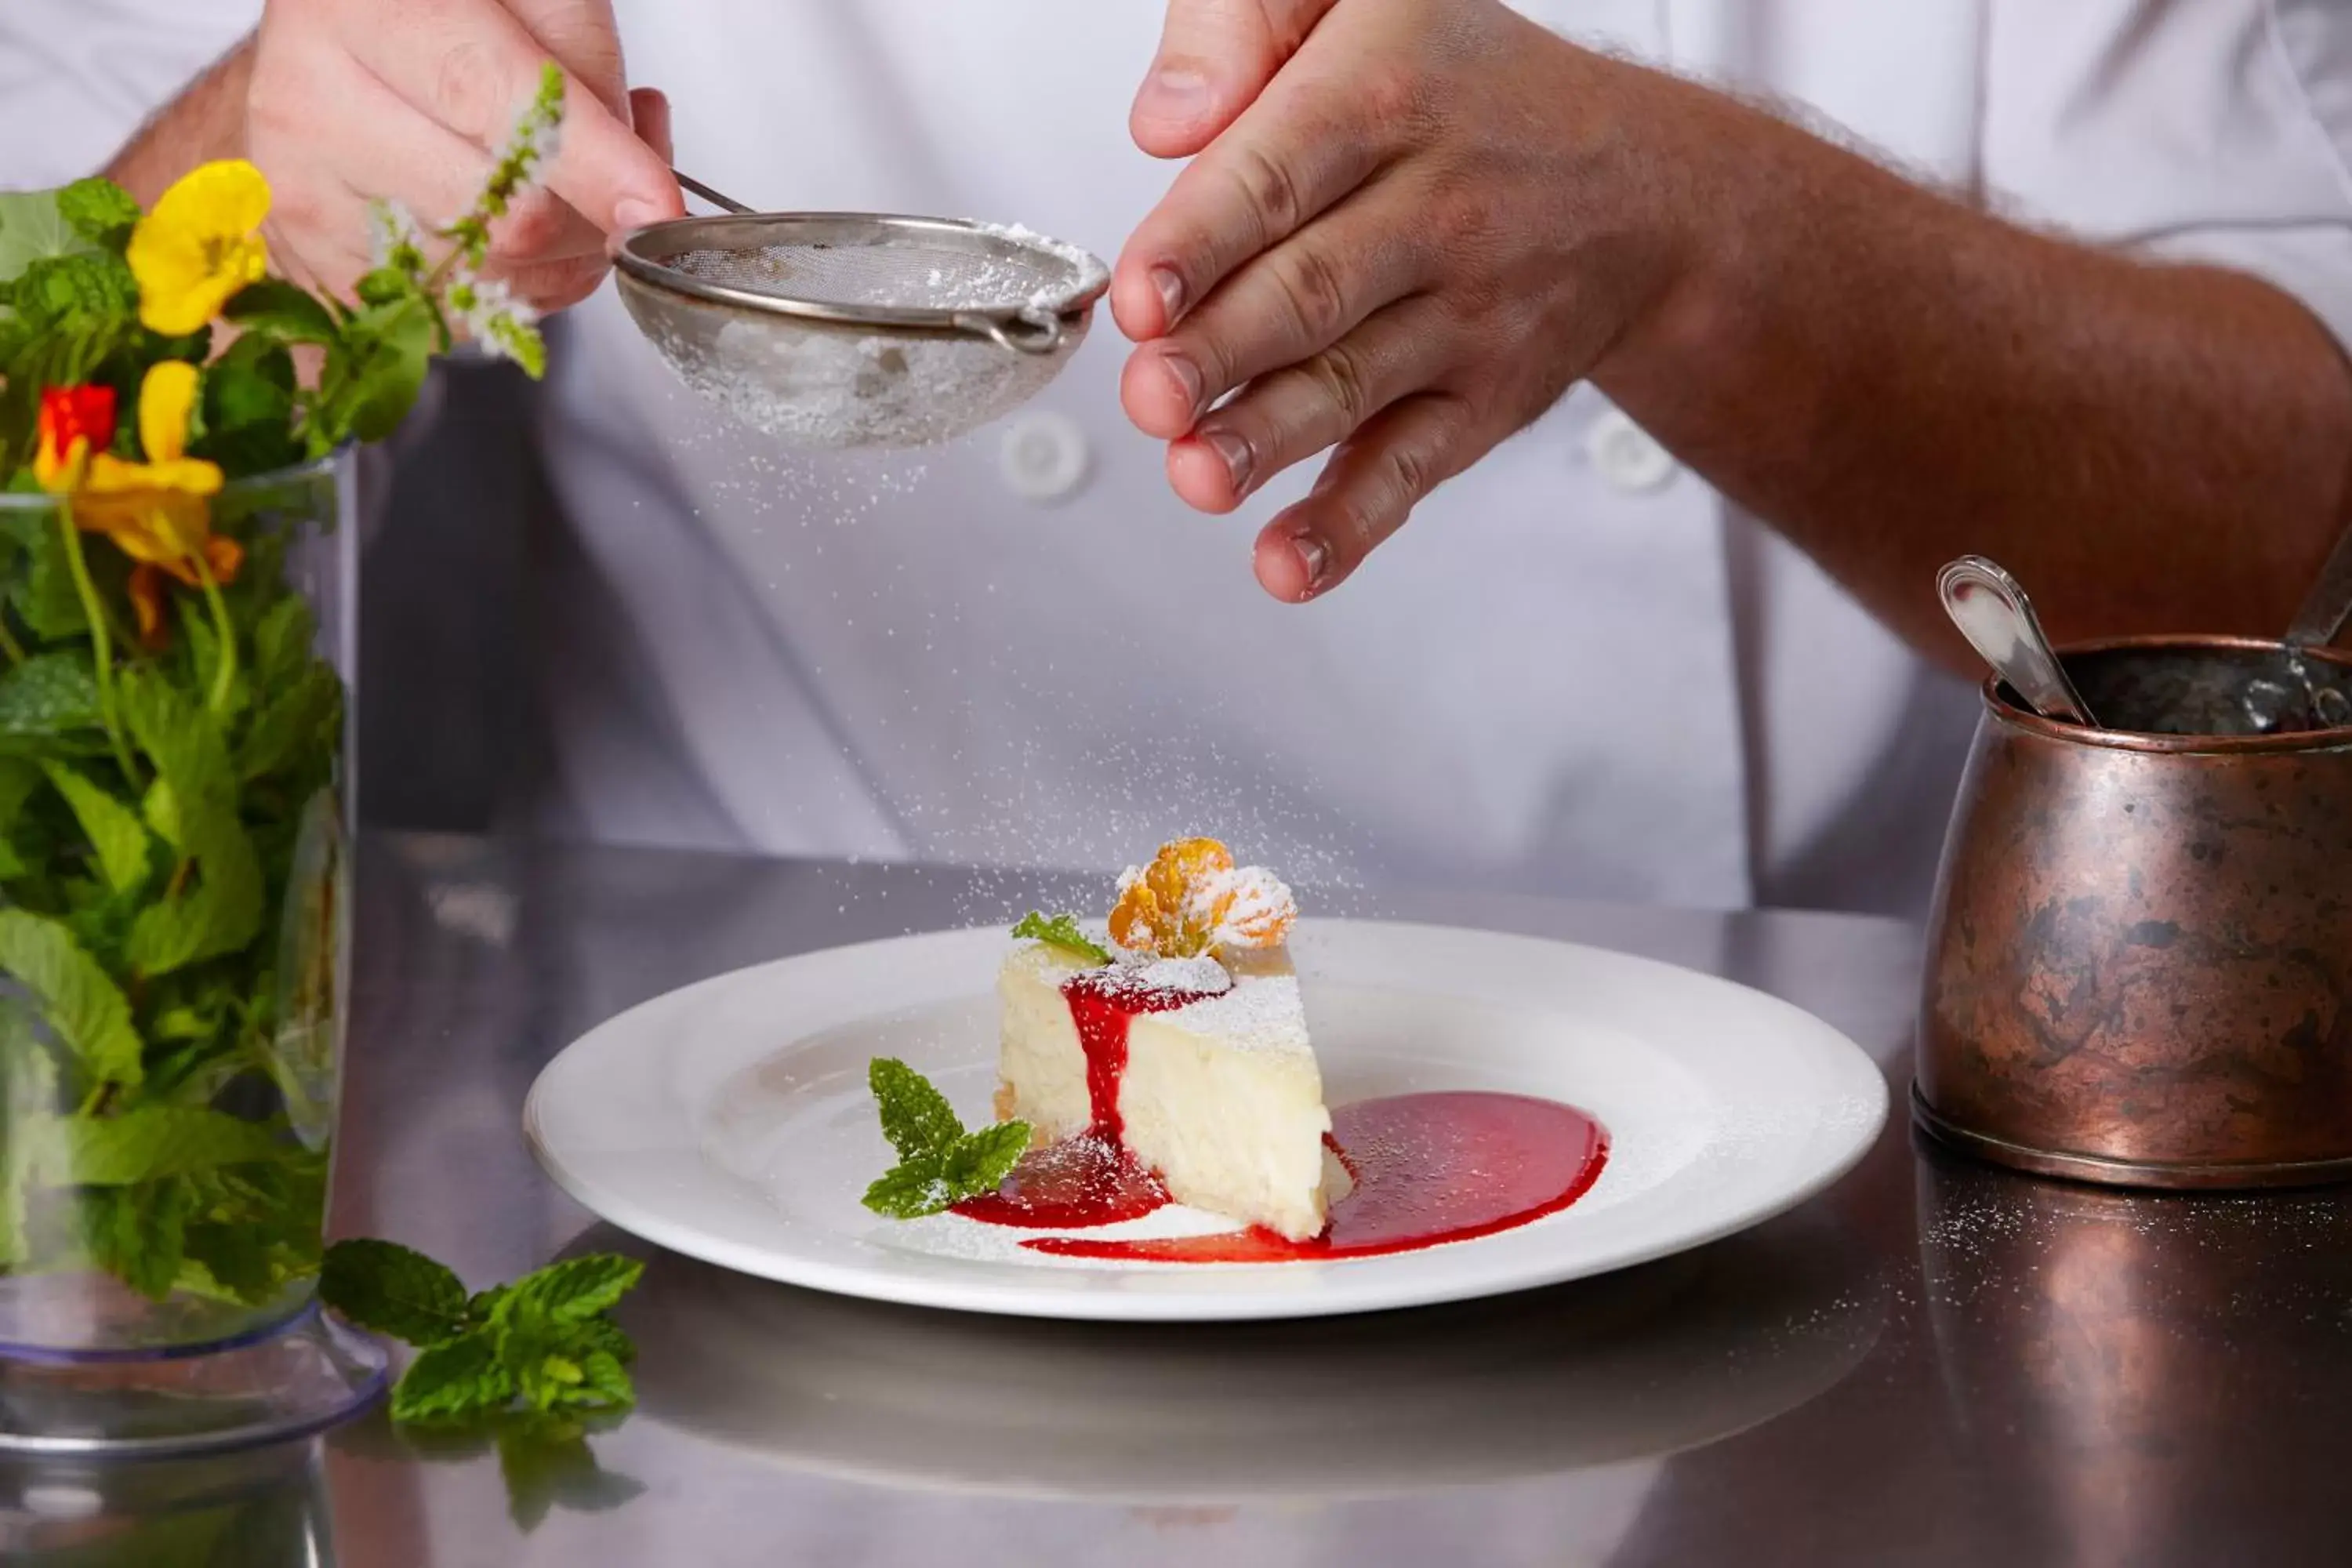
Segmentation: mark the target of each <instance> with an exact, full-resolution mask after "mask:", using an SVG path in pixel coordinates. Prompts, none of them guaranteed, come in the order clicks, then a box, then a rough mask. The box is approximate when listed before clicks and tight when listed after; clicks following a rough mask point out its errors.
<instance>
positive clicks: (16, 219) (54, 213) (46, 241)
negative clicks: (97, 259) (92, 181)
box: [0, 191, 91, 283]
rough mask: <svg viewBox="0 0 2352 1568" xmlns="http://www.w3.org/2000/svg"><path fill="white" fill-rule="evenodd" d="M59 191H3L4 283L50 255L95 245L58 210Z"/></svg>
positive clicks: (0, 258) (0, 250)
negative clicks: (80, 233)
mask: <svg viewBox="0 0 2352 1568" xmlns="http://www.w3.org/2000/svg"><path fill="white" fill-rule="evenodd" d="M90 248H91V246H90V243H89V240H87V239H85V238H83V237H81V236H80V235H79V234H78V233H77V232H75V230H74V226H73V225H72V224H70V223H68V221H67V220H66V216H65V214H63V213H62V212H60V211H58V193H57V192H56V191H0V283H8V282H11V281H13V280H15V279H16V277H17V276H18V275H20V274H21V273H22V272H23V271H24V270H25V268H27V267H29V266H31V265H32V264H33V263H34V262H36V261H38V260H41V259H42V258H46V257H52V256H72V255H75V254H77V253H78V252H80V251H85V250H89V249H90Z"/></svg>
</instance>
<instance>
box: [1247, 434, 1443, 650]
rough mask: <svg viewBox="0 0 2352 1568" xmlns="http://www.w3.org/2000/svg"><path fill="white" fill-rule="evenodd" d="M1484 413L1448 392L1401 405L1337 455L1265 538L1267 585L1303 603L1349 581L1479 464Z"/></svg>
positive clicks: (1262, 576)
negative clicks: (1425, 505) (1446, 486)
mask: <svg viewBox="0 0 2352 1568" xmlns="http://www.w3.org/2000/svg"><path fill="white" fill-rule="evenodd" d="M1474 423H1475V419H1474V416H1473V414H1472V411H1471V408H1470V405H1468V404H1467V403H1465V402H1464V401H1463V400H1462V399H1461V398H1459V397H1456V396H1454V395H1451V394H1447V393H1423V394H1422V395H1418V396H1415V397H1409V398H1407V399H1405V400H1404V401H1403V402H1402V403H1400V404H1397V405H1395V406H1393V407H1391V408H1390V409H1389V410H1388V411H1386V412H1385V413H1383V414H1381V415H1380V416H1378V417H1376V418H1374V419H1372V420H1370V422H1369V423H1367V424H1366V425H1365V426H1364V427H1363V428H1362V429H1360V430H1359V431H1357V432H1356V434H1355V436H1354V437H1353V438H1352V439H1350V440H1349V442H1348V444H1347V445H1345V446H1343V447H1340V448H1339V450H1338V451H1337V452H1334V453H1333V454H1332V455H1331V461H1330V463H1329V464H1328V466H1327V467H1326V468H1324V470H1323V477H1322V478H1321V479H1318V480H1317V481H1316V483H1315V489H1314V491H1313V493H1311V494H1310V495H1308V496H1307V499H1306V500H1303V501H1300V502H1299V503H1298V504H1297V505H1296V506H1293V507H1290V508H1288V509H1286V510H1284V511H1283V512H1282V514H1281V515H1280V516H1278V517H1276V519H1275V520H1274V521H1272V522H1269V523H1267V524H1266V525H1265V531H1263V532H1261V533H1260V534H1259V535H1258V537H1257V555H1256V567H1257V580H1258V583H1259V584H1260V585H1261V586H1263V587H1264V588H1265V591H1266V592H1267V593H1269V594H1271V595H1274V596H1275V597H1276V598H1277V599H1281V600H1284V601H1286V602H1287V603H1290V604H1303V603H1305V602H1306V601H1307V600H1308V599H1312V598H1314V597H1316V596H1317V595H1321V594H1328V593H1329V592H1330V591H1331V590H1332V589H1333V588H1335V587H1337V586H1339V584H1341V583H1344V582H1346V581H1347V580H1348V577H1349V574H1351V573H1353V572H1354V571H1355V570H1356V568H1357V567H1359V566H1361V565H1362V564H1363V563H1364V558H1365V557H1366V556H1368V555H1370V553H1371V552H1373V551H1374V550H1376V549H1378V548H1379V547H1380V546H1381V544H1382V543H1383V542H1386V541H1387V539H1388V538H1389V536H1390V535H1391V534H1393V533H1394V532H1396V531H1397V530H1398V529H1400V528H1402V527H1403V526H1404V521H1405V519H1406V518H1408V517H1410V516H1411V515H1412V509H1413V508H1414V507H1415V506H1417V505H1418V504H1420V502H1421V500H1422V498H1423V497H1424V496H1426V495H1428V494H1429V492H1430V491H1432V490H1433V489H1436V488H1437V487H1438V485H1440V484H1441V483H1443V482H1444V480H1446V479H1451V478H1453V476H1454V475H1455V474H1458V473H1460V472H1461V471H1462V470H1463V469H1464V468H1466V467H1468V466H1469V463H1470V461H1471V459H1472V458H1475V456H1476V455H1477V454H1476V453H1475V451H1474V450H1472V445H1471V437H1472V431H1473V427H1474Z"/></svg>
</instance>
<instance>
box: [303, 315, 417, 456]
mask: <svg viewBox="0 0 2352 1568" xmlns="http://www.w3.org/2000/svg"><path fill="white" fill-rule="evenodd" d="M376 277H377V274H374V273H371V274H369V276H368V278H362V279H361V280H360V297H361V298H362V300H365V299H367V297H368V293H369V290H370V284H369V279H373V278H376ZM401 285H402V290H401V291H398V292H394V293H392V294H390V295H389V296H388V297H386V298H383V299H382V300H371V301H370V302H369V303H368V304H367V305H366V306H365V307H364V308H363V309H362V310H358V311H356V312H355V313H354V314H353V315H352V319H351V321H349V322H348V323H347V324H346V326H345V330H344V342H346V343H347V344H348V345H349V348H350V351H351V352H350V355H349V359H348V363H345V364H344V365H342V367H341V375H340V376H339V377H335V378H333V379H334V381H335V384H334V385H333V386H332V388H331V390H330V391H328V392H327V393H326V394H325V395H324V396H323V397H322V399H321V405H322V417H323V419H324V426H323V427H322V428H321V429H320V430H319V431H315V432H313V434H312V440H311V445H312V447H319V446H320V443H321V442H322V441H323V442H324V444H325V446H326V447H328V448H332V447H336V446H340V445H341V443H342V442H343V441H344V440H345V439H347V438H348V439H355V440H359V441H362V442H373V441H381V440H383V438H384V437H387V436H390V435H391V434H392V433H393V432H394V430H397V429H399V428H400V423H401V421H402V420H404V419H405V418H407V417H408V411H409V410H410V409H411V408H413V407H415V405H416V395H417V394H418V393H419V392H420V391H422V390H423V389H424V386H425V372H426V370H427V369H429V368H430V366H431V364H432V361H433V349H434V330H433V313H432V310H431V309H430V308H429V307H428V306H427V305H426V304H425V300H424V297H423V296H422V295H420V294H417V293H416V292H415V285H414V284H413V283H409V282H408V281H407V280H406V279H402V280H401ZM379 292H381V289H379Z"/></svg>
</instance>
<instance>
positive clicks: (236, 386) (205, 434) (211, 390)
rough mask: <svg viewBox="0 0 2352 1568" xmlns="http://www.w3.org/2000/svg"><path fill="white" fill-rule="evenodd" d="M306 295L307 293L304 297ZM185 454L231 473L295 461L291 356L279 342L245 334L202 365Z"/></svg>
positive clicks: (297, 450)
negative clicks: (192, 436)
mask: <svg viewBox="0 0 2352 1568" xmlns="http://www.w3.org/2000/svg"><path fill="white" fill-rule="evenodd" d="M304 298H306V299H307V298H308V296H307V295H306V296H304ZM196 423H197V425H198V426H199V429H200V434H198V435H197V437H195V439H194V440H193V441H192V442H191V443H190V444H189V447H188V450H189V452H190V453H191V454H192V455H194V456H195V457H199V458H210V459H211V460H212V461H214V462H216V463H219V464H220V465H221V466H222V467H224V468H226V469H228V471H229V472H231V473H235V474H258V473H266V472H268V470H269V469H271V468H284V467H286V466H287V465H288V464H289V463H293V462H295V461H297V460H299V458H300V457H301V455H302V447H301V443H300V442H299V441H298V440H297V439H296V438H295V436H294V356H293V355H291V354H289V353H287V352H286V347H285V345H284V344H283V343H280V342H276V341H274V340H273V339H270V338H267V337H261V336H254V335H248V336H246V337H242V338H239V339H237V341H236V342H234V343H232V344H230V345H229V348H228V352H227V353H224V354H222V355H221V356H220V357H219V358H218V359H216V360H215V361H213V363H211V364H209V365H206V366H205V373H204V386H203V396H202V398H201V400H200V401H199V403H198V404H197V408H196Z"/></svg>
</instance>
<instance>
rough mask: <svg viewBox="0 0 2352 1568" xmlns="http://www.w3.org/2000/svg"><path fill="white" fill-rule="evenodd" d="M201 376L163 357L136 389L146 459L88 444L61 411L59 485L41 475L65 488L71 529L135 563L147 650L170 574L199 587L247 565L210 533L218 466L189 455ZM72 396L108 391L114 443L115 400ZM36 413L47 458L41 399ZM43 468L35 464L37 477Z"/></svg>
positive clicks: (135, 592)
mask: <svg viewBox="0 0 2352 1568" xmlns="http://www.w3.org/2000/svg"><path fill="white" fill-rule="evenodd" d="M198 380H199V376H198V372H197V370H196V367H195V366H194V365H192V364H185V363H181V362H180V361H178V360H165V361H163V362H162V363H159V364H157V365H156V366H154V368H152V370H150V371H148V373H147V376H146V379H145V380H144V381H142V382H141V383H140V386H139V443H140V445H141V447H143V448H144V449H145V451H146V454H147V460H146V461H145V462H142V463H134V462H130V461H127V460H126V459H124V458H118V457H115V456H114V455H113V454H112V453H110V452H107V451H104V450H102V449H100V448H101V447H102V446H103V443H102V442H94V441H88V440H86V439H84V438H83V432H81V431H80V430H79V429H68V426H67V424H66V419H67V416H65V415H64V414H60V415H59V416H58V442H57V445H58V463H57V464H56V465H55V466H54V468H53V469H52V471H53V472H54V474H55V475H56V478H57V480H58V481H59V482H55V483H53V482H52V480H51V479H50V478H48V477H47V476H46V475H45V476H43V477H42V479H41V482H42V484H43V486H44V487H45V488H48V489H56V490H58V491H61V492H62V491H68V490H70V492H71V494H72V498H73V518H74V522H75V524H76V526H78V527H79V528H81V529H82V530H84V531H87V532H90V533H102V534H104V535H106V537H107V538H109V539H110V540H112V541H113V542H114V547H115V548H116V549H118V550H120V551H121V552H122V553H124V554H125V555H128V556H129V557H131V560H132V561H134V562H136V563H138V564H137V565H135V566H134V567H132V568H131V611H132V613H133V614H134V615H136V616H138V619H139V635H140V637H142V639H143V640H144V641H145V642H146V643H147V644H148V645H149V646H150V647H154V646H157V645H159V644H160V643H161V641H162V639H163V632H164V627H163V599H164V593H165V590H164V587H163V580H164V578H165V577H166V576H169V577H172V578H175V579H177V580H178V581H180V582H182V583H184V584H187V585H188V586H189V587H191V588H194V587H200V586H202V585H203V583H204V578H205V574H206V573H210V574H211V575H212V577H213V580H214V581H215V582H216V583H227V582H232V581H234V580H235V579H236V574H237V569H238V568H239V567H240V566H242V565H243V564H244V563H245V551H244V549H243V548H242V547H241V546H239V545H238V543H237V542H236V540H234V539H230V538H227V537H226V536H225V535H222V534H217V533H215V532H213V531H212V505H211V498H212V497H213V496H215V495H217V494H218V493H219V492H220V488H221V482H222V476H221V470H220V465H219V464H217V463H211V462H206V461H205V459H203V458H191V457H189V456H188V455H187V448H188V420H189V416H190V414H191V412H192V411H193V410H194V406H195V400H196V387H197V384H198ZM68 390H69V391H73V392H106V409H107V413H108V416H109V417H108V420H107V430H106V440H108V441H110V440H112V439H113V429H112V424H113V421H112V417H111V416H112V411H113V394H112V393H111V392H107V391H106V389H105V388H103V387H79V388H72V389H68ZM41 417H42V426H41V430H42V436H41V439H42V449H43V451H44V453H46V452H47V451H48V450H49V447H50V425H49V405H48V400H47V397H46V396H45V397H44V399H43V401H42V410H41ZM39 468H40V464H39V461H38V460H37V464H36V471H37V472H39Z"/></svg>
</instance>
